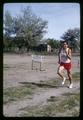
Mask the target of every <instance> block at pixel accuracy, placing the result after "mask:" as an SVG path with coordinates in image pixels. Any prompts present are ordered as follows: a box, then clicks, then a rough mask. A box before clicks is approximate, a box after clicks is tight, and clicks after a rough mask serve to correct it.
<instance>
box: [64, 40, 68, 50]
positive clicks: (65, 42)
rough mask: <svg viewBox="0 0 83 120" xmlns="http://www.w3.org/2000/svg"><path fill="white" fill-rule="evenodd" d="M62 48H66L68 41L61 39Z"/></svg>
mask: <svg viewBox="0 0 83 120" xmlns="http://www.w3.org/2000/svg"><path fill="white" fill-rule="evenodd" d="M63 48H64V49H66V48H68V42H67V41H63Z"/></svg>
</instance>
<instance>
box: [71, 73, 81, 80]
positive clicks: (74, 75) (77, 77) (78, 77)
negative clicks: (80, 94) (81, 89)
mask: <svg viewBox="0 0 83 120" xmlns="http://www.w3.org/2000/svg"><path fill="white" fill-rule="evenodd" d="M72 77H73V78H74V79H75V80H80V72H75V73H74V74H72Z"/></svg>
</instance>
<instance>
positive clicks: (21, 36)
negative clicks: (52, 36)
mask: <svg viewBox="0 0 83 120" xmlns="http://www.w3.org/2000/svg"><path fill="white" fill-rule="evenodd" d="M21 13H22V14H21V15H18V16H16V17H11V15H10V14H9V13H7V12H6V15H5V21H4V24H5V30H6V32H5V33H7V34H8V35H9V36H11V34H15V35H16V36H15V38H16V39H17V40H18V42H19V44H17V45H18V46H19V45H20V47H22V46H25V47H26V48H27V51H28V50H29V47H30V46H33V45H36V44H37V42H38V41H40V40H41V39H42V37H43V34H44V33H46V28H47V21H44V20H42V19H41V18H39V17H37V16H36V15H35V14H33V13H32V10H31V8H30V7H29V6H28V7H26V8H24V9H23V10H22V12H21ZM8 16H9V17H8ZM9 21H10V23H9ZM18 42H17V43H18ZM20 42H22V43H24V44H21V43H20Z"/></svg>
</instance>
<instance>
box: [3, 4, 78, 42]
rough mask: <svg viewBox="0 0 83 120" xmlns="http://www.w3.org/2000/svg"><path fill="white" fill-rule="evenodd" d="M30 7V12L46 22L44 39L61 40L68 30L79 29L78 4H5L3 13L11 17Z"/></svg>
mask: <svg viewBox="0 0 83 120" xmlns="http://www.w3.org/2000/svg"><path fill="white" fill-rule="evenodd" d="M27 6H30V7H31V10H32V12H33V13H34V14H35V15H37V16H38V17H41V18H42V19H43V20H46V21H48V28H47V33H46V34H45V35H44V38H53V39H57V40H61V36H62V35H63V34H64V33H65V32H66V31H67V30H68V29H74V28H80V4H79V3H5V4H4V7H3V17H4V13H5V11H7V10H8V11H9V12H10V13H11V15H12V16H17V15H20V14H21V9H23V8H25V7H27Z"/></svg>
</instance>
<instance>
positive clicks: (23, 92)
mask: <svg viewBox="0 0 83 120" xmlns="http://www.w3.org/2000/svg"><path fill="white" fill-rule="evenodd" d="M36 89H37V87H36V86H34V85H23V86H17V87H11V88H7V89H4V90H3V103H4V104H6V103H9V102H12V101H17V100H22V99H24V97H26V96H30V95H33V94H34V92H35V90H36Z"/></svg>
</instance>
